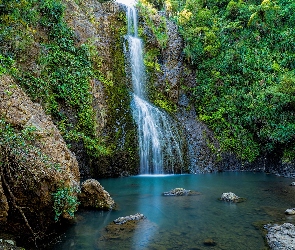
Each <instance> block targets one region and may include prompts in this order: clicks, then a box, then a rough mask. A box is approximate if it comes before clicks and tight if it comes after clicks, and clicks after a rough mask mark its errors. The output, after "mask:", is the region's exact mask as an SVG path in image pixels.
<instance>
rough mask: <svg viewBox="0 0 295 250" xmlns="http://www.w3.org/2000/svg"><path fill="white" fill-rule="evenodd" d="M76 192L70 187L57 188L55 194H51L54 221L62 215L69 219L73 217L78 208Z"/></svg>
mask: <svg viewBox="0 0 295 250" xmlns="http://www.w3.org/2000/svg"><path fill="white" fill-rule="evenodd" d="M77 192H78V190H76V189H74V188H72V187H59V188H57V190H56V192H54V193H53V194H52V196H53V201H54V204H53V209H54V212H55V220H56V221H57V220H58V219H59V217H60V216H61V215H62V214H68V215H69V216H70V217H74V213H75V212H76V211H77V209H78V206H79V202H78V198H77Z"/></svg>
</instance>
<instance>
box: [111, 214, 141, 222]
mask: <svg viewBox="0 0 295 250" xmlns="http://www.w3.org/2000/svg"><path fill="white" fill-rule="evenodd" d="M145 218H146V217H145V216H144V215H143V214H140V213H136V214H134V215H129V216H125V217H119V218H118V219H115V220H114V223H115V224H117V225H122V224H125V223H126V222H128V221H138V220H143V219H145Z"/></svg>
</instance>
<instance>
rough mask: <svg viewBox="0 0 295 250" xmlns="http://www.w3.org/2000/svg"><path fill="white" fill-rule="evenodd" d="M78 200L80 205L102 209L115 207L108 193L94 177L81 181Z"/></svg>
mask: <svg viewBox="0 0 295 250" xmlns="http://www.w3.org/2000/svg"><path fill="white" fill-rule="evenodd" d="M79 200H80V205H81V207H87V208H96V209H103V210H111V209H113V208H114V207H115V202H114V200H113V199H112V198H111V196H110V194H109V193H108V192H107V191H106V190H104V188H103V186H102V185H100V183H99V182H98V181H97V180H94V179H88V180H86V181H84V182H83V183H82V185H81V193H80V194H79Z"/></svg>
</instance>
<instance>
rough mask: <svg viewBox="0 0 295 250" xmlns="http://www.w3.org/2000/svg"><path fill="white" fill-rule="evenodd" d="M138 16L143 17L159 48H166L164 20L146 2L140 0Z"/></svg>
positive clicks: (166, 37) (166, 38)
mask: <svg viewBox="0 0 295 250" xmlns="http://www.w3.org/2000/svg"><path fill="white" fill-rule="evenodd" d="M137 7H138V9H139V12H140V16H142V17H143V19H144V21H145V23H146V24H147V26H148V27H149V28H150V29H151V31H152V32H153V34H154V36H155V37H156V39H157V42H158V44H159V47H160V48H165V47H166V46H167V41H168V35H167V32H166V30H167V26H166V19H165V18H164V17H162V16H159V15H158V14H157V10H156V9H155V8H154V6H153V5H152V4H150V3H149V2H148V1H146V0H140V1H139V2H138V4H137Z"/></svg>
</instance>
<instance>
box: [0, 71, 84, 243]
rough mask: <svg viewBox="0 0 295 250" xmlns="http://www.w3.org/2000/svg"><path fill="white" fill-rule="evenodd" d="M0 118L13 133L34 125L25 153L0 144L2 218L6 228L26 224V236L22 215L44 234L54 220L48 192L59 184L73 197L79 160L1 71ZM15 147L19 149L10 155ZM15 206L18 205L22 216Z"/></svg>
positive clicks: (35, 106)
mask: <svg viewBox="0 0 295 250" xmlns="http://www.w3.org/2000/svg"><path fill="white" fill-rule="evenodd" d="M0 117H2V118H4V120H5V121H6V122H7V123H9V124H10V125H11V127H13V128H14V129H15V131H19V130H22V129H24V128H26V127H34V128H35V131H34V132H33V135H34V140H31V141H30V142H27V143H29V144H30V145H31V146H32V147H33V148H31V147H29V146H26V150H27V151H21V150H18V148H17V147H18V146H21V145H18V144H16V145H15V148H14V149H12V148H11V144H9V143H8V144H5V143H4V144H1V145H0V150H1V152H0V161H2V162H3V164H2V165H1V167H0V170H1V173H2V176H1V177H2V179H1V180H2V181H1V184H2V187H3V189H2V188H1V187H0V198H1V201H2V202H1V203H0V207H1V213H2V214H1V216H2V218H1V217H0V219H2V220H5V217H6V216H7V212H8V217H7V218H8V220H7V223H8V225H10V226H7V227H6V229H7V228H9V229H11V230H13V229H16V230H17V231H20V230H21V228H25V229H26V230H23V231H22V233H23V234H25V233H26V232H27V233H28V234H29V233H30V231H29V230H28V226H27V225H25V224H26V223H25V220H24V216H25V217H26V218H27V220H28V222H29V224H30V226H31V229H32V230H33V231H37V232H43V231H44V232H45V231H46V230H47V228H49V227H50V226H51V225H52V224H54V223H55V221H54V215H55V212H54V209H53V196H52V194H53V193H55V192H56V190H57V189H58V188H68V190H71V195H73V196H76V195H77V194H76V191H78V190H79V179H80V174H79V169H78V163H77V161H76V158H75V156H74V155H73V154H72V153H71V152H70V151H69V150H68V148H67V146H66V143H65V142H64V140H63V138H62V136H61V135H60V133H59V131H58V130H57V128H56V127H55V125H54V124H53V122H52V120H51V118H50V117H49V116H47V115H46V114H45V112H44V111H43V109H42V108H41V106H40V105H38V104H35V103H33V102H32V101H31V100H30V99H29V98H28V96H27V95H26V94H25V93H24V92H23V91H22V90H21V89H20V88H19V87H18V86H17V84H16V83H15V82H14V81H13V80H12V78H10V77H8V76H5V75H3V76H1V77H0ZM15 150H18V151H17V152H19V153H18V154H16V153H14V152H15ZM22 152H23V153H22ZM4 159H5V161H4ZM74 190H76V191H74ZM6 201H8V204H9V210H8V207H7V202H6ZM16 205H17V206H18V209H17V206H16ZM19 208H22V212H23V215H22V216H20V211H18V210H20V209H19ZM61 217H64V218H69V214H68V213H66V212H63V213H61ZM40 237H41V238H42V235H41V236H40Z"/></svg>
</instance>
